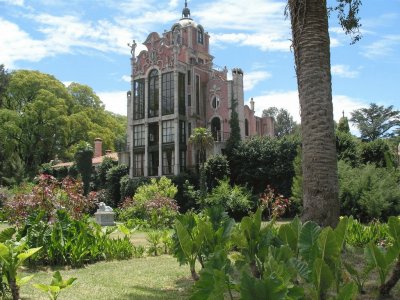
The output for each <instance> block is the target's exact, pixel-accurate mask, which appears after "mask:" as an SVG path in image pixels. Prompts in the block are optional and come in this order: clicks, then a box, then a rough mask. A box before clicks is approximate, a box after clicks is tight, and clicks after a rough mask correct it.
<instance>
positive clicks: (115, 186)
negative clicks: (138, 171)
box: [106, 165, 129, 207]
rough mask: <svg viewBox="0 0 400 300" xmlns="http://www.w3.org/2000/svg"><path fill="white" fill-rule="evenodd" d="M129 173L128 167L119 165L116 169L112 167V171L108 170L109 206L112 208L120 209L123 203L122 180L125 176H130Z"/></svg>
mask: <svg viewBox="0 0 400 300" xmlns="http://www.w3.org/2000/svg"><path fill="white" fill-rule="evenodd" d="M128 173H129V168H128V166H126V165H118V166H115V167H112V168H111V169H109V170H108V172H107V176H106V178H107V184H106V187H107V193H108V199H109V201H110V202H109V203H107V204H108V205H110V206H112V207H118V205H119V204H120V203H121V200H123V199H121V184H120V181H121V178H122V177H124V176H125V175H128Z"/></svg>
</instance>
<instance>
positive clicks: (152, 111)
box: [149, 69, 159, 118]
mask: <svg viewBox="0 0 400 300" xmlns="http://www.w3.org/2000/svg"><path fill="white" fill-rule="evenodd" d="M158 81H159V80H158V71H157V70H156V69H154V70H152V71H151V72H150V74H149V118H151V117H157V116H158V98H159V97H158V94H159V82H158Z"/></svg>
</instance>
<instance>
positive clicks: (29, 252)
mask: <svg viewBox="0 0 400 300" xmlns="http://www.w3.org/2000/svg"><path fill="white" fill-rule="evenodd" d="M40 249H42V247H38V248H31V249H28V250H26V251H25V252H23V253H20V254H18V256H17V257H18V259H19V264H22V262H23V261H24V260H26V259H27V258H29V257H31V256H32V255H33V254H35V253H36V252H38V251H39V250H40Z"/></svg>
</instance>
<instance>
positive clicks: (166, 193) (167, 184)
mask: <svg viewBox="0 0 400 300" xmlns="http://www.w3.org/2000/svg"><path fill="white" fill-rule="evenodd" d="M177 192H178V189H177V187H176V186H175V185H174V184H173V183H172V180H171V179H169V178H167V177H165V176H162V177H161V178H160V179H158V180H157V179H155V178H152V179H151V181H150V183H149V184H145V185H142V186H140V187H138V189H137V190H136V193H135V195H134V196H133V197H134V198H135V200H136V201H139V202H146V201H148V200H151V199H153V198H154V197H156V196H158V197H167V198H171V199H173V198H174V197H175V195H176V193H177Z"/></svg>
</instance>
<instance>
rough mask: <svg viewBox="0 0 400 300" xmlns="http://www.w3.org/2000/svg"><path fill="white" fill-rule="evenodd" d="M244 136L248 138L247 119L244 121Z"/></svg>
mask: <svg viewBox="0 0 400 300" xmlns="http://www.w3.org/2000/svg"><path fill="white" fill-rule="evenodd" d="M244 134H245V135H246V136H249V121H248V120H247V119H245V120H244Z"/></svg>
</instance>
